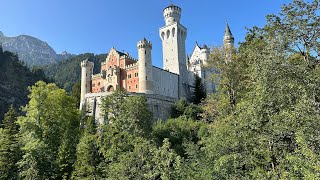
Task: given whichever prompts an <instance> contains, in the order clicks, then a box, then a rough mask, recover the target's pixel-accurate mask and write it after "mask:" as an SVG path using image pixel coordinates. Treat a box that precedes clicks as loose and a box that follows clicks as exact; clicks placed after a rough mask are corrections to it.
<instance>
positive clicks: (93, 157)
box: [72, 117, 102, 179]
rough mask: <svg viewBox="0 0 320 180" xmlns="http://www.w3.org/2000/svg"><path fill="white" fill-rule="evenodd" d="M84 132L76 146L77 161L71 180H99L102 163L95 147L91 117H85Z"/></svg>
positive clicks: (95, 137) (94, 134)
mask: <svg viewBox="0 0 320 180" xmlns="http://www.w3.org/2000/svg"><path fill="white" fill-rule="evenodd" d="M85 119H86V122H85V124H84V130H83V134H82V137H81V138H80V141H79V144H78V145H77V160H76V162H75V164H74V171H73V174H72V179H100V178H102V170H101V169H100V168H99V165H100V163H101V162H102V157H101V154H100V153H99V149H98V145H97V134H96V128H97V126H96V123H95V119H94V118H93V117H86V118H85Z"/></svg>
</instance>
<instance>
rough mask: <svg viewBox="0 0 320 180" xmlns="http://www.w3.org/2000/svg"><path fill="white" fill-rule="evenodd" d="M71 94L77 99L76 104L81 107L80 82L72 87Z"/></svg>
mask: <svg viewBox="0 0 320 180" xmlns="http://www.w3.org/2000/svg"><path fill="white" fill-rule="evenodd" d="M71 96H72V97H73V98H74V99H75V106H76V107H79V105H80V96H81V84H80V83H79V82H76V83H74V84H73V86H72V89H71Z"/></svg>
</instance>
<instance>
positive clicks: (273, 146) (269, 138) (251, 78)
mask: <svg viewBox="0 0 320 180" xmlns="http://www.w3.org/2000/svg"><path fill="white" fill-rule="evenodd" d="M274 47H277V48H274ZM286 50H287V49H286V46H284V45H283V43H282V40H281V39H280V40H279V39H277V38H276V37H274V36H271V35H270V34H269V31H267V30H266V29H258V28H254V29H252V30H251V31H249V33H248V35H247V37H246V42H244V43H243V44H241V46H240V51H239V54H238V55H237V56H238V58H239V59H240V60H241V61H243V62H246V66H243V67H244V69H243V72H246V75H247V76H245V78H240V79H238V80H239V84H240V85H245V88H244V89H242V88H239V89H240V91H238V95H237V96H236V97H238V98H236V101H235V104H234V105H235V106H233V108H232V110H231V111H227V112H226V113H223V114H221V110H220V107H221V105H219V104H223V103H224V100H223V99H224V98H223V96H222V97H221V96H220V95H217V97H216V101H213V102H215V103H216V104H215V106H213V107H218V110H220V111H218V113H217V114H215V121H214V124H213V126H212V130H211V131H210V132H212V133H211V135H210V137H209V138H208V139H206V140H205V141H204V144H205V151H206V154H207V155H206V156H207V158H208V161H209V164H211V165H210V166H212V167H214V168H213V170H212V174H213V176H214V177H215V178H218V179H233V178H240V179H264V178H266V179H270V178H279V179H290V178H293V179H295V178H297V179H303V178H310V179H317V178H319V172H320V171H319V170H320V166H319V147H318V145H317V144H319V138H314V137H318V136H319V135H320V134H319V132H320V131H319V121H318V119H319V118H320V116H319V113H318V112H319V110H320V109H319V106H318V105H316V104H318V103H317V98H316V94H319V93H320V91H319V90H318V88H317V87H318V86H319V85H320V84H319V83H320V81H315V79H317V80H318V79H319V77H317V76H318V74H319V71H318V68H317V67H315V69H314V70H312V71H310V70H308V69H309V67H308V65H307V64H296V63H292V62H291V61H290V60H289V58H288V56H287V53H286ZM231 72H234V70H233V69H225V72H224V73H221V78H222V79H223V78H225V77H223V76H226V77H228V76H227V75H228V74H231ZM230 77H231V76H230ZM226 85H228V84H226ZM227 87H228V86H227ZM239 87H241V86H239ZM224 88H225V87H223V85H222V87H221V89H220V90H223V89H224ZM218 93H219V92H218ZM220 93H221V92H220ZM226 97H228V96H226ZM225 102H228V101H225ZM225 104H226V105H228V103H225ZM226 107H228V106H226ZM304 159H308V161H304Z"/></svg>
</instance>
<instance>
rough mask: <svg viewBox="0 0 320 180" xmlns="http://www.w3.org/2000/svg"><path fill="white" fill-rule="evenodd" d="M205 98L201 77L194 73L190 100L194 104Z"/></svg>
mask: <svg viewBox="0 0 320 180" xmlns="http://www.w3.org/2000/svg"><path fill="white" fill-rule="evenodd" d="M205 98H206V90H205V87H204V84H203V82H202V79H201V78H200V77H199V76H198V75H195V80H194V92H193V97H192V102H193V103H194V104H200V103H201V101H203V100H204V99H205Z"/></svg>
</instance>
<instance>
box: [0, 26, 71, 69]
mask: <svg viewBox="0 0 320 180" xmlns="http://www.w3.org/2000/svg"><path fill="white" fill-rule="evenodd" d="M0 44H2V46H3V49H4V50H6V51H11V52H14V53H17V54H18V56H19V59H20V60H21V61H23V62H24V63H25V64H27V65H28V66H39V65H46V64H51V63H55V62H57V61H59V60H63V59H66V58H70V57H71V56H72V55H71V54H69V53H67V52H63V53H62V54H57V53H56V52H55V51H54V50H53V49H52V47H50V46H49V45H48V44H47V43H46V42H44V41H41V40H40V39H37V38H35V37H32V36H28V35H20V36H16V37H7V36H5V35H4V34H3V33H2V32H1V31H0Z"/></svg>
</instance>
